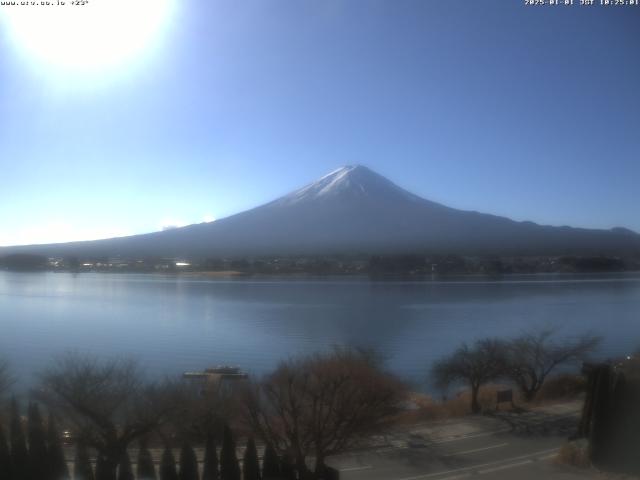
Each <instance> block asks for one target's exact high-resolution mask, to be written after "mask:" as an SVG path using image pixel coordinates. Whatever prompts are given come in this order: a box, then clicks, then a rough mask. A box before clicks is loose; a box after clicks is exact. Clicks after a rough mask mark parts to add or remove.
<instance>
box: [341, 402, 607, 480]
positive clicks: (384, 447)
mask: <svg viewBox="0 0 640 480" xmlns="http://www.w3.org/2000/svg"><path fill="white" fill-rule="evenodd" d="M579 408H580V407H579V404H568V405H558V406H554V407H547V408H546V409H538V410H535V411H531V412H525V413H521V414H512V413H509V414H507V413H498V414H496V415H492V416H477V417H467V418H464V419H457V420H451V421H442V422H433V423H426V424H424V425H416V426H413V427H411V428H409V429H406V430H405V431H401V432H397V433H396V434H394V435H392V436H390V437H387V438H384V439H380V442H379V445H377V446H376V447H373V448H370V449H367V450H363V451H360V452H352V453H350V454H346V455H342V456H340V457H335V458H333V459H332V460H331V464H332V466H334V467H336V468H338V469H339V470H340V471H341V475H340V478H341V479H342V480H458V479H464V478H478V479H483V478H486V479H514V478H516V479H518V480H538V479H542V478H545V479H547V478H548V479H567V480H572V479H575V480H579V479H585V478H589V475H591V474H590V473H589V472H585V471H580V470H577V469H574V468H571V467H567V466H563V465H560V464H558V463H557V462H556V461H555V457H556V454H557V451H558V449H559V447H560V446H562V445H563V444H564V443H566V441H567V437H568V436H569V435H571V434H572V433H573V432H574V431H575V425H576V423H577V420H578V415H579ZM594 478H597V477H594Z"/></svg>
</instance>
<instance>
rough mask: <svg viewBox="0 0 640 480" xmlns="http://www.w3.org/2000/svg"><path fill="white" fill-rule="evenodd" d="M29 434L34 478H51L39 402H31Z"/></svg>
mask: <svg viewBox="0 0 640 480" xmlns="http://www.w3.org/2000/svg"><path fill="white" fill-rule="evenodd" d="M27 436H28V438H29V463H30V467H31V472H30V474H31V478H32V479H33V480H40V479H43V480H47V479H48V478H49V475H48V474H49V472H50V469H49V465H48V463H49V462H48V452H47V439H46V434H45V431H44V425H43V424H42V416H41V415H40V409H39V408H38V404H37V403H30V404H29V409H28V420H27Z"/></svg>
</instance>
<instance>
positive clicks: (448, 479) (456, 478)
mask: <svg viewBox="0 0 640 480" xmlns="http://www.w3.org/2000/svg"><path fill="white" fill-rule="evenodd" d="M470 476H471V474H470V473H463V474H462V475H454V476H453V477H444V478H441V479H440V480H460V479H461V478H469V477H470Z"/></svg>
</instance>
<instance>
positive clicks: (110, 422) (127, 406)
mask: <svg viewBox="0 0 640 480" xmlns="http://www.w3.org/2000/svg"><path fill="white" fill-rule="evenodd" d="M142 378H143V377H142V375H141V373H140V371H139V369H138V367H137V365H136V363H135V362H133V361H129V360H107V361H99V360H98V359H96V358H94V357H91V356H87V355H80V354H67V355H65V356H63V357H60V358H59V359H58V360H57V361H56V362H55V363H54V364H53V366H52V367H51V368H49V369H48V370H47V371H45V372H44V373H43V374H42V375H41V387H40V389H39V390H38V391H37V392H36V394H37V395H38V396H39V397H40V398H41V399H42V400H43V401H44V402H46V403H47V404H48V405H49V406H50V408H53V409H54V410H57V411H58V412H59V413H60V414H61V416H62V417H63V418H65V419H66V420H67V421H69V422H71V423H72V424H73V426H74V428H75V430H76V433H77V435H78V436H79V439H80V441H81V442H82V443H83V444H84V445H87V446H90V447H93V448H95V449H96V450H97V451H98V453H99V459H100V460H101V462H103V466H104V467H105V468H104V471H106V472H107V478H108V479H109V480H115V478H116V468H117V465H118V463H119V462H120V460H121V459H122V458H123V455H124V453H125V452H126V449H127V447H128V445H129V444H130V443H131V442H132V441H133V440H135V439H136V438H138V437H141V436H143V435H145V434H147V433H149V432H150V431H152V430H154V429H155V428H156V427H157V426H158V425H159V424H160V423H162V422H163V421H164V419H165V417H166V415H167V414H168V413H169V411H171V410H172V409H173V408H174V404H173V402H172V398H168V397H167V395H165V392H164V390H163V386H162V385H157V384H148V383H145V382H144V381H143V380H142Z"/></svg>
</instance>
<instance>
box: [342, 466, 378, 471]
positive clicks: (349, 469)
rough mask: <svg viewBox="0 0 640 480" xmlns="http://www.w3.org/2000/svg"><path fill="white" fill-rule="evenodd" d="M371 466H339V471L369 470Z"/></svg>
mask: <svg viewBox="0 0 640 480" xmlns="http://www.w3.org/2000/svg"><path fill="white" fill-rule="evenodd" d="M370 468H373V467H372V466H371V465H362V466H361V467H348V468H339V469H338V470H340V471H341V472H357V471H358V470H369V469H370Z"/></svg>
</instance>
